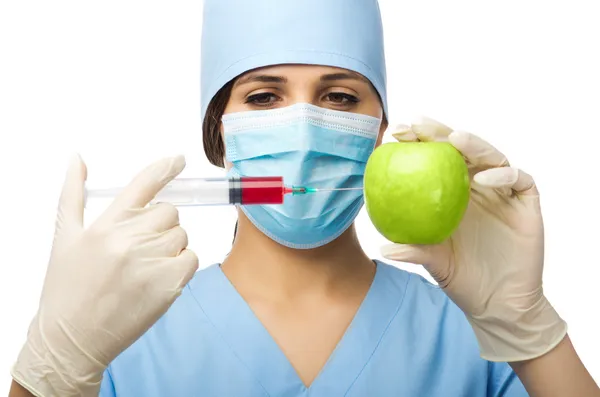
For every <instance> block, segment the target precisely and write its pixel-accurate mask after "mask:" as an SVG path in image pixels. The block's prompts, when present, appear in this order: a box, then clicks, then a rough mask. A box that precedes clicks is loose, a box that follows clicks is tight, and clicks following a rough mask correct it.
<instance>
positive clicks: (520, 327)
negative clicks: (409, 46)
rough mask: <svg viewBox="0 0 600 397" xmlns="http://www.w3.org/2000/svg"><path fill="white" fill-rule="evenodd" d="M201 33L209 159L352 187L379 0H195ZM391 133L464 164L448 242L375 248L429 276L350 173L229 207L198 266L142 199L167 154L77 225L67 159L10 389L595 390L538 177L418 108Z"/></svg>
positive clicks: (405, 253) (374, 104)
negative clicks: (378, 254) (221, 230)
mask: <svg viewBox="0 0 600 397" xmlns="http://www.w3.org/2000/svg"><path fill="white" fill-rule="evenodd" d="M203 29H204V32H203V43H202V50H203V56H202V62H203V65H202V117H203V121H204V124H203V134H204V145H205V151H206V154H207V156H208V158H209V159H210V160H211V161H212V162H213V163H214V164H217V165H221V166H223V165H224V166H226V168H227V170H228V174H229V175H232V176H238V175H252V176H261V175H270V174H273V173H276V174H279V175H283V176H284V178H285V180H286V182H288V183H293V184H306V185H311V186H316V187H319V186H327V187H342V186H343V187H359V186H361V183H362V175H363V173H364V167H365V162H366V160H367V158H368V156H369V155H370V153H371V152H372V150H373V149H374V147H376V146H377V145H378V144H379V143H380V142H381V138H382V134H383V132H384V131H385V129H386V127H387V121H386V120H387V118H388V109H387V103H386V86H385V66H384V53H383V39H382V29H381V21H380V15H379V9H378V6H377V3H376V1H375V0H362V1H354V2H349V1H348V0H327V1H323V0H304V1H301V2H300V1H287V0H286V1H281V0H278V1H273V0H259V1H252V2H246V1H240V0H211V1H207V2H206V4H205V10H204V25H203ZM398 138H399V139H400V140H416V139H420V140H434V139H442V140H449V141H450V142H451V143H452V144H453V145H455V146H456V147H457V148H458V149H459V150H460V151H461V152H462V153H463V155H464V156H465V158H466V160H467V162H468V163H469V166H470V169H471V171H472V174H473V179H474V183H473V194H472V202H471V206H470V208H469V212H468V213H467V215H466V216H465V219H464V221H463V222H462V224H461V226H460V227H459V229H458V230H457V232H456V233H455V234H454V235H453V236H452V238H451V239H450V240H449V241H448V242H446V243H444V244H442V245H439V246H427V247H413V246H400V245H395V246H392V247H391V248H388V249H386V256H387V257H389V258H390V259H397V260H403V261H411V262H415V263H419V264H423V265H424V266H425V267H426V268H427V270H428V271H429V272H430V273H431V274H432V276H433V277H434V278H435V279H436V280H437V281H438V283H439V285H440V286H439V287H438V286H434V285H431V284H429V283H428V282H427V281H425V280H424V279H422V278H420V277H418V276H416V275H414V274H410V273H407V272H404V271H401V270H399V269H397V268H395V267H392V266H390V265H386V264H383V263H380V262H374V261H372V260H371V259H370V258H368V257H367V256H366V255H365V253H364V252H363V251H362V249H361V247H360V245H359V243H358V241H357V238H356V234H355V231H354V227H353V220H354V218H355V217H356V215H357V212H358V210H359V209H360V208H361V205H362V195H361V194H360V193H357V191H344V192H338V193H331V194H329V195H327V194H320V195H314V196H305V197H295V198H294V197H292V198H291V199H290V200H288V201H286V203H285V204H284V205H283V206H256V207H255V206H253V207H246V208H241V209H240V210H239V221H238V227H237V234H236V236H235V241H234V244H233V247H232V250H231V253H230V254H229V255H228V257H227V258H226V259H225V260H224V262H223V263H222V264H217V265H213V266H210V267H208V268H207V269H205V270H202V271H200V272H198V273H195V270H196V269H197V266H198V263H197V258H196V256H195V255H194V254H193V253H192V252H191V251H189V250H187V249H186V246H187V237H186V235H185V232H184V231H183V230H182V229H181V227H180V226H179V223H178V216H177V212H176V210H175V209H174V208H173V207H172V206H170V205H167V204H159V205H154V206H149V207H148V206H146V204H147V203H148V202H149V201H150V200H151V199H152V197H153V196H154V195H155V194H156V193H157V192H158V191H159V190H160V189H161V188H162V187H163V186H164V185H165V184H166V183H168V182H169V181H170V180H171V179H173V178H174V177H175V176H176V175H178V174H179V173H180V172H181V170H182V169H183V167H184V165H185V164H184V161H183V159H182V158H180V157H177V158H174V159H166V160H163V161H161V162H158V163H156V164H154V165H152V166H151V167H149V168H148V169H146V170H144V171H143V172H142V173H140V175H138V177H137V178H135V179H134V181H132V183H131V184H130V185H129V186H128V188H127V189H126V190H125V191H124V192H123V193H122V195H120V196H119V197H117V199H116V200H115V201H114V202H113V203H112V205H111V206H110V208H109V209H108V210H107V211H106V212H105V213H104V214H103V215H102V216H101V217H100V218H99V219H98V221H97V222H95V223H94V225H92V226H91V227H90V228H88V229H87V230H83V228H82V213H83V205H82V202H83V182H84V180H85V167H84V166H83V164H82V163H81V161H80V160H79V159H75V161H74V163H73V165H72V166H71V168H70V169H69V172H68V175H67V179H66V182H65V186H64V189H63V194H62V196H61V201H60V207H59V215H58V221H57V231H56V237H55V241H54V248H53V252H52V257H51V259H50V264H49V267H48V274H47V277H46V281H45V285H44V291H43V293H42V299H41V302H40V308H39V311H38V314H37V316H36V317H35V318H34V320H33V321H32V324H31V327H30V331H29V335H28V340H27V343H26V344H25V346H24V347H23V349H22V352H21V354H20V355H19V358H18V360H17V363H16V365H15V366H14V369H13V377H14V379H15V382H13V389H12V390H11V392H10V396H13V397H16V396H29V395H38V396H80V395H83V396H91V395H98V394H100V395H101V396H106V397H108V396H118V397H124V396H145V397H153V396H236V397H238V396H308V395H311V396H497V395H503V396H525V395H528V394H529V395H536V396H558V395H560V396H565V395H568V396H579V395H581V396H583V395H585V396H592V395H600V391H599V390H598V388H597V386H596V385H595V384H594V382H593V380H592V379H591V377H590V376H589V374H588V373H587V371H586V370H585V368H584V367H583V365H582V364H581V362H580V361H579V359H578V357H577V355H576V353H575V351H574V349H573V347H572V345H571V344H570V342H569V339H568V337H567V336H566V325H565V323H564V321H563V320H562V319H561V318H560V317H559V315H558V314H557V313H556V312H555V310H554V309H553V308H552V306H551V305H550V304H549V303H548V301H547V300H546V299H545V297H544V295H543V293H542V288H541V286H542V282H541V273H542V264H543V259H542V254H543V227H542V222H541V215H540V213H539V202H538V196H537V191H536V190H535V186H534V184H533V181H532V179H531V178H530V177H529V176H528V175H526V174H525V173H523V172H521V171H518V170H516V169H513V168H510V167H508V163H507V162H506V159H505V158H504V157H503V156H502V155H501V154H500V153H498V152H497V151H496V150H495V149H493V148H492V147H491V146H489V145H488V144H487V143H485V142H483V141H481V140H480V139H479V138H477V137H475V136H473V135H470V134H466V133H458V132H452V131H451V130H450V129H449V128H447V127H445V126H443V125H441V124H439V123H436V122H433V121H427V120H425V121H424V122H423V123H421V124H415V125H414V126H412V128H411V129H406V130H404V131H403V132H402V134H399V135H398ZM30 393H31V394H30Z"/></svg>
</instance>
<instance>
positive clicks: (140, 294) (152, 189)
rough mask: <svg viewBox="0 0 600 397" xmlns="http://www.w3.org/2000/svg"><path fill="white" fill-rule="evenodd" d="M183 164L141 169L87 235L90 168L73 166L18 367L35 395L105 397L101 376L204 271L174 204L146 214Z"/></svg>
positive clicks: (180, 159)
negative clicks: (86, 185) (86, 184)
mask: <svg viewBox="0 0 600 397" xmlns="http://www.w3.org/2000/svg"><path fill="white" fill-rule="evenodd" d="M184 167H185V160H184V158H183V157H175V158H172V159H164V160H162V161H159V162H156V163H155V164H153V165H151V166H149V167H148V168H146V169H145V170H144V171H143V172H141V173H140V174H139V175H138V176H137V177H136V178H135V179H134V180H133V181H132V182H131V183H130V184H129V185H128V186H127V187H126V188H125V190H124V191H123V192H122V193H121V194H120V195H119V196H118V197H117V198H116V199H115V200H114V201H113V203H112V204H111V205H110V207H109V208H108V209H107V210H106V211H105V212H104V213H103V214H102V215H101V216H100V217H99V218H98V219H97V220H96V221H95V222H94V223H93V224H92V225H91V226H90V227H89V228H87V229H86V230H84V228H83V209H84V181H85V179H86V173H87V172H86V167H85V165H84V164H83V162H82V161H81V159H80V158H79V157H76V158H75V159H74V160H73V162H72V163H71V165H70V167H69V170H68V172H67V177H66V181H65V184H64V187H63V191H62V194H61V198H60V204H59V208H58V217H57V222H56V233H55V238H54V244H53V248H52V254H51V258H50V262H49V265H48V269H47V273H46V279H45V281H44V288H43V291H42V295H41V300H40V303H39V309H38V312H37V314H36V316H35V317H34V319H33V321H32V322H31V325H30V327H29V332H28V336H27V341H26V343H25V345H24V346H23V349H22V350H21V353H20V355H19V357H18V359H17V362H16V364H15V365H14V367H13V369H12V376H13V378H14V379H15V380H16V381H17V382H18V383H20V384H21V385H22V386H23V387H25V388H26V389H28V390H29V391H30V392H31V393H32V394H34V395H36V396H43V397H50V396H60V397H68V396H94V397H96V396H98V393H99V389H100V382H101V380H102V375H103V371H104V370H105V369H106V367H107V366H108V364H109V363H110V362H111V361H112V360H113V359H114V358H116V357H117V355H119V353H121V352H122V351H123V350H125V349H126V348H127V347H129V346H130V345H131V344H132V343H133V342H134V341H135V340H136V339H137V338H139V337H140V336H141V335H142V334H143V333H144V332H145V331H146V330H148V328H150V327H151V326H152V325H153V324H154V323H155V322H156V321H157V320H158V319H159V318H160V316H162V314H164V313H165V312H166V310H167V309H168V308H169V306H170V305H171V304H172V303H173V302H174V301H175V299H176V298H177V297H178V296H179V295H180V293H181V290H182V288H183V287H184V286H185V285H186V284H187V282H188V281H189V280H190V279H191V277H192V276H193V275H194V273H195V271H196V269H197V268H198V259H197V257H196V255H195V254H194V253H193V252H191V251H189V250H187V249H185V248H186V246H187V243H188V241H187V235H186V233H185V231H184V230H183V229H182V228H181V227H180V226H179V217H178V212H177V210H176V209H175V207H173V206H172V205H170V204H166V203H164V204H158V205H152V206H149V207H145V206H146V204H147V203H148V202H149V201H150V200H152V198H153V197H154V195H155V194H156V193H157V192H158V191H160V190H161V189H162V188H163V187H164V185H165V184H166V183H167V182H169V181H170V180H171V179H173V178H174V177H175V176H177V175H178V174H179V173H180V172H181V171H182V170H183V168H184Z"/></svg>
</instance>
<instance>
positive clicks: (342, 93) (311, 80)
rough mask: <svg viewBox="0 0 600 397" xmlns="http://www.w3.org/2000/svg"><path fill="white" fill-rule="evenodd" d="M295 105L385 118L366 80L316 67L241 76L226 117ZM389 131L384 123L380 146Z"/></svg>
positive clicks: (269, 69) (267, 70)
mask: <svg viewBox="0 0 600 397" xmlns="http://www.w3.org/2000/svg"><path fill="white" fill-rule="evenodd" d="M295 103H310V104H312V105H315V106H319V107H322V108H326V109H332V110H340V111H345V112H352V113H360V114H364V115H368V116H372V117H378V118H381V117H382V115H383V109H382V107H381V101H380V100H379V95H378V94H377V91H375V88H374V87H373V86H372V85H371V83H370V82H369V80H367V79H366V78H365V77H363V76H362V75H360V74H358V73H356V72H353V71H349V70H346V69H340V68H334V67H330V66H313V65H277V66H269V67H264V68H260V69H255V70H252V71H249V72H247V73H245V74H243V75H241V76H240V77H238V78H237V80H236V81H235V83H234V85H233V88H232V91H231V96H230V98H229V102H228V103H227V106H226V107H225V114H227V113H235V112H243V111H249V110H266V109H277V108H282V107H286V106H291V105H293V104H295ZM386 128H387V125H386V123H382V125H381V129H380V133H379V137H378V139H377V145H379V144H380V143H381V138H382V136H383V132H384V131H385V129H386ZM226 166H227V168H229V164H226Z"/></svg>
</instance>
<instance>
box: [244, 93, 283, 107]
mask: <svg viewBox="0 0 600 397" xmlns="http://www.w3.org/2000/svg"><path fill="white" fill-rule="evenodd" d="M278 100H279V97H278V96H277V95H275V94H273V93H270V92H263V93H260V94H254V95H250V96H249V97H248V98H246V103H251V104H254V105H258V106H268V105H272V104H273V103H275V102H277V101H278Z"/></svg>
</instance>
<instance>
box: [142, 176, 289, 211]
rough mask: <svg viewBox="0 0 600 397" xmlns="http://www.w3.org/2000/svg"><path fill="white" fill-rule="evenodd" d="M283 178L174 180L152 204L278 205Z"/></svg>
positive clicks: (283, 190)
mask: <svg viewBox="0 0 600 397" xmlns="http://www.w3.org/2000/svg"><path fill="white" fill-rule="evenodd" d="M284 196H285V185H284V184H283V177H241V178H178V179H174V180H172V181H171V182H169V183H168V184H167V185H166V186H165V187H164V188H163V189H162V190H161V191H160V192H159V193H158V194H157V195H156V196H155V198H154V200H152V202H153V203H156V202H168V203H171V204H173V205H175V206H197V205H227V204H241V205H255V204H282V203H283V199H284Z"/></svg>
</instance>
